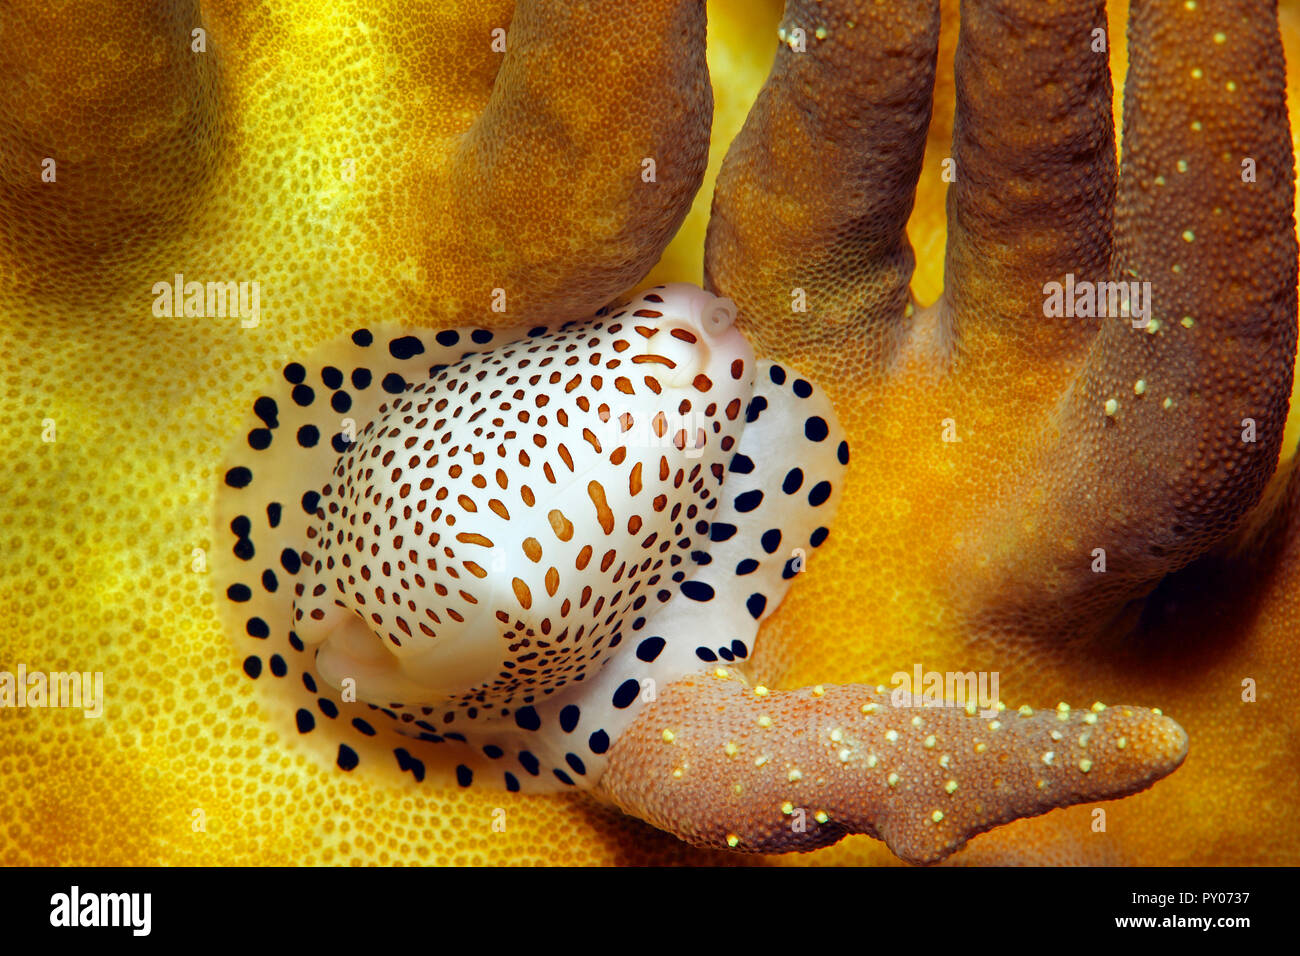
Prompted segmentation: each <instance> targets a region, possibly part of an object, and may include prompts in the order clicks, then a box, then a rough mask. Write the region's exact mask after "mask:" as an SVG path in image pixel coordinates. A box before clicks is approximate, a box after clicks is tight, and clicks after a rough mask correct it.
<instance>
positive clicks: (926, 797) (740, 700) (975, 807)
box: [600, 668, 1187, 863]
mask: <svg viewBox="0 0 1300 956" xmlns="http://www.w3.org/2000/svg"><path fill="white" fill-rule="evenodd" d="M883 691H884V688H883V687H882V688H876V689H872V688H868V687H864V686H861V685H848V686H840V687H837V686H830V687H824V686H821V685H818V686H816V687H812V688H804V689H802V690H798V691H776V692H773V691H769V690H768V689H767V688H766V687H763V686H761V685H760V686H758V687H754V688H749V687H747V686H745V685H744V682H743V681H741V680H739V679H738V678H737V677H736V676H735V675H734V674H733V673H731V672H729V671H728V670H727V669H726V668H719V669H718V670H717V671H716V672H715V673H714V674H712V675H710V676H704V677H699V678H687V679H684V680H681V681H678V682H677V683H675V684H673V685H672V686H670V687H669V688H668V689H667V690H666V692H665V693H664V694H663V696H662V697H661V698H660V699H659V700H658V701H657V702H656V703H655V704H654V705H653V706H652V707H648V708H647V709H646V712H645V713H644V714H642V716H641V717H640V718H638V721H637V726H635V727H634V728H633V730H632V731H631V732H629V733H627V734H625V735H624V736H623V737H622V738H620V739H619V741H618V742H617V743H616V744H615V746H614V751H613V753H612V755H611V766H610V770H609V771H608V772H607V773H606V774H605V776H604V778H602V780H601V785H600V789H601V791H602V792H603V793H604V795H606V796H608V797H609V798H610V799H612V800H613V801H614V802H615V803H616V804H617V805H618V806H620V807H622V808H623V809H624V810H627V811H628V812H631V813H635V814H636V815H637V816H639V817H642V818H644V819H646V820H649V821H650V822H652V823H654V824H655V825H656V826H658V827H661V828H662V829H665V830H668V831H669V832H672V833H676V834H677V835H678V836H680V837H681V838H682V839H684V840H686V841H688V842H690V843H693V844H696V845H697V846H712V847H719V848H721V847H730V848H732V849H736V850H741V851H744V852H749V853H783V852H788V851H791V850H811V849H815V848H817V847H822V846H826V845H828V844H831V843H834V842H836V841H837V840H839V839H841V838H842V837H843V836H845V835H846V834H849V833H866V834H869V835H870V836H873V837H876V838H877V839H881V840H884V841H885V843H886V845H888V847H889V848H890V849H891V850H892V851H893V852H895V853H897V854H898V855H899V856H900V857H901V858H902V859H904V860H907V861H908V862H910V863H933V862H936V861H938V860H941V859H943V858H945V857H947V856H949V855H950V854H951V853H953V852H954V851H955V850H958V849H960V848H961V847H962V846H963V845H964V844H965V843H966V841H967V840H969V839H970V838H971V837H972V836H975V835H976V834H978V833H982V832H983V831H985V830H988V829H990V828H992V827H995V826H997V825H998V824H1001V823H1009V822H1011V821H1012V820H1016V819H1020V818H1021V817H1029V816H1036V815H1037V814H1040V813H1046V812H1047V811H1048V810H1051V809H1053V808H1055V807H1064V806H1069V805H1071V804H1075V803H1085V802H1095V801H1098V800H1108V799H1113V798H1115V797H1122V796H1127V795H1128V794H1130V793H1134V792H1135V791H1137V790H1141V789H1143V788H1145V787H1147V786H1150V785H1151V784H1152V783H1153V782H1154V781H1156V780H1157V779H1159V778H1160V777H1163V776H1165V775H1166V774H1168V773H1170V772H1171V771H1172V770H1174V769H1175V768H1177V766H1178V765H1179V764H1180V763H1182V761H1183V758H1184V757H1185V756H1186V755H1187V735H1186V734H1185V733H1184V732H1183V729H1182V728H1181V727H1180V726H1178V724H1176V723H1175V722H1174V721H1172V720H1170V719H1169V718H1168V717H1164V716H1163V715H1161V714H1159V713H1152V712H1151V711H1148V710H1144V709H1142V708H1136V707H1117V708H1107V707H1104V706H1103V705H1101V704H1097V705H1095V706H1094V707H1093V708H1092V709H1090V710H1087V711H1084V712H1082V713H1080V712H1078V711H1075V712H1072V711H1071V710H1070V708H1069V706H1068V705H1065V704H1062V705H1060V707H1059V708H1058V709H1056V710H1054V711H1039V712H1036V713H1035V712H1032V710H1031V709H1028V708H1026V709H1025V710H1024V711H1021V712H1018V713H1015V714H1012V713H994V714H991V715H988V716H981V715H980V714H978V713H977V712H976V708H974V707H972V708H971V709H970V711H969V712H967V711H966V710H965V709H960V708H954V707H934V708H925V707H923V706H919V704H918V705H914V704H913V700H915V701H917V702H919V701H920V700H921V698H919V697H917V698H915V699H913V698H911V697H910V695H909V696H908V697H907V698H906V699H904V700H903V701H902V702H900V703H899V704H895V703H893V702H892V701H891V696H890V695H887V694H885V693H884V692H883ZM796 809H798V811H799V816H796V815H795V814H796Z"/></svg>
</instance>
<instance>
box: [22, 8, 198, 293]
mask: <svg viewBox="0 0 1300 956" xmlns="http://www.w3.org/2000/svg"><path fill="white" fill-rule="evenodd" d="M195 31H197V34H196V32H195ZM210 43H211V41H210V39H209V38H208V37H207V36H206V34H204V32H203V21H202V19H201V17H200V14H199V8H198V4H197V3H196V2H193V0H190V2H185V3H176V4H166V3H139V2H124V0H97V2H93V3H92V2H87V3H80V4H78V5H77V9H76V15H75V16H68V15H67V11H65V10H63V9H62V8H61V7H58V6H56V7H51V6H50V5H49V4H46V3H28V2H19V3H14V4H5V5H4V6H3V7H0V209H3V214H2V215H0V245H2V246H3V247H5V248H6V249H7V250H13V251H14V252H13V254H15V255H20V256H21V257H22V259H23V260H25V261H26V262H29V263H32V268H31V269H30V271H28V270H23V271H22V272H21V273H19V274H18V275H16V276H15V279H16V280H17V281H18V282H19V283H20V285H21V286H25V287H28V288H31V289H40V290H46V291H48V290H49V289H51V288H52V287H60V288H62V287H68V286H72V285H75V286H76V288H77V290H78V294H79V295H83V296H84V295H87V294H90V293H92V292H93V291H94V290H95V289H98V288H102V287H104V286H105V285H108V284H110V282H111V279H110V276H111V275H112V274H113V269H114V267H115V266H118V265H120V264H122V263H124V262H126V261H129V260H130V259H131V257H133V256H135V255H137V254H138V253H139V251H140V250H141V249H143V248H146V247H148V246H149V245H150V244H151V243H155V242H157V241H158V240H159V239H161V238H163V237H164V236H169V235H172V234H174V232H175V230H176V228H177V226H179V225H181V224H183V223H184V222H186V221H187V219H188V217H189V216H190V215H191V214H192V213H193V212H194V210H195V209H196V208H198V206H199V205H200V203H201V201H202V198H203V196H202V189H201V186H202V184H203V183H204V181H205V180H206V178H207V176H208V175H209V173H210V171H211V168H212V165H213V163H214V161H215V159H216V156H215V152H216V151H215V146H216V143H217V140H218V136H219V129H218V122H217V106H218V89H217V65H216V57H217V50H216V49H215V46H213V45H210ZM56 263H57V265H56Z"/></svg>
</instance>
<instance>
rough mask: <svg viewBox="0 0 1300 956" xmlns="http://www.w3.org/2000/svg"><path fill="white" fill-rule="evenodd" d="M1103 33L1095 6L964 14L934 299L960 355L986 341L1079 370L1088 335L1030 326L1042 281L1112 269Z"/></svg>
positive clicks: (988, 7)
mask: <svg viewBox="0 0 1300 956" xmlns="http://www.w3.org/2000/svg"><path fill="white" fill-rule="evenodd" d="M1105 28H1106V9H1105V3H1104V2H1103V0H1068V2H1062V3H1052V4H1044V3H1042V2H1041V0H965V2H964V3H963V4H962V14H961V34H960V38H959V40H958V44H957V58H956V65H955V69H956V82H957V107H956V116H955V125H954V128H953V159H954V160H955V161H956V165H955V169H954V171H953V172H954V175H955V180H954V184H953V186H952V187H951V188H950V190H949V193H948V254H947V261H946V275H945V283H946V289H945V292H944V295H945V300H946V301H947V303H948V305H949V307H950V308H949V310H948V311H949V313H950V314H951V315H953V316H954V317H955V321H956V322H957V325H958V329H957V331H958V336H959V338H960V339H961V340H963V341H964V342H965V343H966V344H967V345H968V346H970V347H974V348H976V349H978V343H977V342H974V341H971V340H973V339H976V338H978V337H979V336H980V335H992V336H995V337H996V338H997V339H998V340H999V341H998V343H997V344H998V347H999V348H1010V349H1013V350H1015V351H1017V352H1020V353H1022V354H1023V355H1025V356H1026V357H1027V358H1028V359H1029V360H1032V361H1035V362H1043V361H1050V360H1053V359H1056V358H1058V357H1059V358H1060V359H1062V360H1066V361H1069V360H1074V361H1075V362H1077V361H1078V360H1079V359H1080V358H1081V357H1082V354H1083V351H1084V350H1085V349H1086V348H1087V343H1088V342H1089V341H1090V339H1091V338H1092V335H1093V334H1094V333H1095V332H1096V330H1097V328H1098V322H1097V320H1096V318H1093V317H1084V318H1072V319H1054V320H1045V321H1044V320H1042V319H1040V318H1039V317H1041V316H1042V308H1043V284H1044V283H1045V282H1048V281H1053V280H1060V279H1062V278H1063V277H1064V276H1065V275H1066V274H1067V273H1073V274H1075V275H1077V277H1078V278H1079V279H1084V280H1088V281H1093V282H1095V281H1098V280H1100V279H1103V278H1105V277H1106V275H1107V273H1108V270H1109V267H1110V249H1111V211H1112V207H1113V204H1114V200H1115V130H1114V121H1113V119H1112V115H1111V97H1112V94H1111V84H1110V66H1109V56H1108V50H1109V46H1108V43H1107V37H1106V32H1105ZM1012 63H1014V64H1015V66H1014V68H1009V67H1008V64H1012ZM1074 367H1077V366H1074ZM1068 370H1069V371H1073V368H1069V369H1068Z"/></svg>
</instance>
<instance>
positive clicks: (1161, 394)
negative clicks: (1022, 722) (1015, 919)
mask: <svg viewBox="0 0 1300 956" xmlns="http://www.w3.org/2000/svg"><path fill="white" fill-rule="evenodd" d="M1216 11H1217V12H1216ZM1130 35H1131V47H1132V65H1131V68H1130V71H1129V78H1128V86H1127V89H1126V106H1125V113H1126V120H1125V135H1124V157H1123V166H1122V172H1121V178H1120V186H1119V197H1118V205H1117V212H1116V232H1117V240H1116V254H1115V258H1116V267H1115V268H1116V272H1115V275H1114V279H1115V280H1116V281H1117V282H1123V283H1125V286H1124V289H1123V290H1122V291H1125V292H1127V296H1126V297H1127V298H1128V300H1129V309H1128V311H1129V312H1130V313H1131V315H1128V316H1125V315H1120V316H1119V317H1113V318H1107V319H1106V320H1105V321H1104V322H1103V326H1102V330H1101V332H1100V333H1099V334H1098V336H1097V338H1096V339H1095V341H1094V343H1093V345H1092V348H1091V351H1090V353H1089V356H1088V358H1087V360H1086V362H1085V365H1084V367H1083V368H1082V369H1081V371H1080V373H1079V377H1078V379H1077V381H1076V382H1075V383H1074V384H1073V386H1072V388H1071V390H1070V392H1069V394H1068V395H1067V397H1066V399H1065V401H1064V403H1063V405H1062V408H1061V409H1060V412H1059V414H1058V417H1057V420H1056V421H1055V422H1054V423H1053V427H1052V429H1051V431H1050V433H1049V434H1048V435H1047V436H1045V438H1044V440H1043V443H1042V446H1041V454H1040V456H1039V458H1038V462H1037V466H1036V467H1035V468H1033V469H1031V470H1030V471H1029V473H1028V477H1027V478H1026V480H1025V482H1024V484H1023V485H1022V486H1021V487H1020V488H1019V489H1018V490H1017V492H1016V495H1015V496H1014V498H1013V500H1012V501H1011V502H1010V503H1009V505H1008V506H1007V507H1005V508H1002V509H999V510H997V511H996V512H995V513H994V514H993V515H992V516H991V518H990V519H989V520H988V522H987V524H986V526H985V528H984V529H983V533H982V534H981V535H980V543H979V545H978V550H979V552H980V553H978V554H963V555H960V556H959V557H958V558H957V561H956V563H954V567H956V566H958V564H959V563H960V562H962V561H967V560H969V563H968V564H966V565H965V567H966V569H967V571H966V572H964V573H963V575H962V582H963V585H962V586H964V587H967V588H969V589H970V592H969V593H971V594H972V595H973V599H974V600H976V601H984V602H986V603H987V602H988V598H989V596H992V597H993V601H992V603H993V604H995V605H997V606H998V609H997V610H996V611H994V612H992V615H993V617H994V618H995V619H996V620H995V621H994V622H993V623H994V626H996V627H999V628H1001V627H1009V628H1010V629H1011V630H1014V631H1026V630H1028V631H1039V632H1043V631H1046V630H1054V631H1056V632H1058V633H1059V632H1060V631H1061V630H1062V629H1063V628H1066V629H1079V630H1085V629H1088V628H1090V627H1094V626H1096V625H1098V624H1100V623H1104V621H1105V620H1106V618H1107V616H1108V614H1107V613H1106V612H1110V611H1113V610H1114V609H1116V608H1117V607H1119V606H1120V605H1122V604H1123V602H1125V601H1126V600H1128V599H1130V598H1132V597H1135V596H1137V595H1140V594H1142V593H1144V591H1145V590H1146V589H1148V588H1149V587H1150V585H1151V584H1152V583H1153V582H1154V581H1156V580H1158V579H1159V578H1160V577H1161V576H1162V575H1164V574H1167V573H1168V572H1170V571H1172V570H1176V569H1177V568H1179V567H1182V566H1183V565H1185V564H1187V563H1188V562H1189V561H1191V560H1192V559H1194V558H1195V557H1196V556H1197V555H1199V554H1202V553H1204V552H1205V551H1206V549H1208V548H1210V547H1212V546H1213V545H1214V544H1215V543H1216V542H1218V541H1220V540H1222V539H1223V537H1224V536H1225V535H1227V534H1228V533H1230V532H1231V531H1232V530H1233V529H1234V527H1235V526H1236V525H1237V523H1238V522H1239V521H1240V519H1241V518H1242V516H1243V515H1245V514H1246V513H1247V512H1248V511H1249V510H1250V508H1251V507H1252V506H1253V505H1254V504H1255V502H1256V501H1258V499H1259V497H1260V495H1261V493H1262V492H1263V490H1264V487H1265V485H1266V483H1267V481H1268V479H1269V476H1270V475H1271V474H1272V473H1273V470H1274V468H1275V466H1276V464H1277V460H1278V454H1279V452H1280V450H1281V438H1282V431H1283V425H1284V423H1285V419H1286V413H1287V400H1288V396H1289V394H1290V390H1291V377H1292V362H1293V359H1294V356H1295V341H1296V255H1297V252H1296V240H1295V233H1294V225H1293V221H1292V206H1293V202H1294V184H1293V177H1294V159H1293V155H1292V147H1291V140H1290V136H1289V134H1288V123H1287V115H1286V106H1285V82H1284V80H1285V76H1284V67H1283V57H1282V45H1281V41H1280V38H1279V35H1278V28H1277V15H1276V9H1275V5H1274V4H1273V3H1272V2H1268V0H1252V2H1246V0H1239V2H1235V3H1227V4H1221V5H1219V6H1218V7H1215V8H1209V7H1206V8H1202V7H1201V6H1198V5H1195V4H1190V5H1184V4H1173V5H1168V4H1153V3H1147V4H1136V5H1135V7H1134V10H1133V20H1132V23H1131V28H1130ZM1099 298H1100V296H1099ZM1119 298H1120V301H1121V302H1122V301H1123V298H1125V296H1120V297H1119ZM1026 516H1031V517H1026ZM972 569H973V571H972ZM981 592H982V593H981Z"/></svg>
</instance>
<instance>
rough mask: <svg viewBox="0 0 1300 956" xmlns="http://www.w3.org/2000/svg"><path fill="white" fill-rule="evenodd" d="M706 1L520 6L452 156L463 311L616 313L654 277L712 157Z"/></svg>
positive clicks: (450, 197) (438, 252)
mask: <svg viewBox="0 0 1300 956" xmlns="http://www.w3.org/2000/svg"><path fill="white" fill-rule="evenodd" d="M704 23H705V18H704V3H703V0H637V2H635V3H623V2H613V0H583V2H578V3H572V2H549V0H525V2H521V3H520V4H519V5H518V6H517V8H516V9H515V14H514V18H513V19H512V20H511V22H510V29H509V34H508V38H507V40H506V41H505V42H506V44H507V46H506V52H505V54H504V57H505V58H504V61H503V62H502V65H501V69H500V71H499V72H498V74H497V78H496V84H495V87H494V89H493V92H492V96H491V98H490V100H489V101H488V104H487V106H486V108H485V109H484V111H483V113H482V115H480V116H479V118H478V120H477V121H476V122H475V123H474V126H473V127H472V129H471V130H470V131H469V133H468V134H467V135H466V137H465V139H464V141H463V142H462V144H461V146H460V148H459V150H458V151H457V152H456V153H455V155H454V156H453V157H452V159H451V166H450V173H449V179H448V183H447V191H446V193H445V201H446V203H447V205H446V208H445V210H438V212H440V213H445V215H446V217H447V218H448V221H450V222H451V223H453V224H454V228H452V229H451V230H450V231H449V232H447V233H445V234H444V237H445V239H446V241H447V245H448V246H449V248H443V247H441V246H438V247H436V248H434V249H432V250H430V252H429V255H430V258H431V262H432V263H433V265H432V269H433V270H435V271H442V272H445V271H446V270H447V269H448V268H449V264H450V263H452V262H454V263H455V267H456V271H457V279H456V282H455V283H453V285H454V286H455V287H456V288H457V289H459V291H460V295H461V296H462V297H463V299H464V301H463V302H457V301H452V302H450V303H447V304H448V305H449V306H450V307H451V312H452V314H459V313H462V312H463V313H466V314H468V315H472V316H474V317H475V318H481V317H482V316H483V313H484V311H485V308H486V307H485V303H486V302H487V301H488V299H489V296H490V295H491V292H492V290H493V289H494V288H501V289H503V290H504V291H505V294H506V296H507V298H508V300H509V303H510V305H509V312H510V314H511V315H512V316H514V317H515V318H514V319H513V320H512V321H519V318H518V316H519V315H521V314H523V315H526V316H527V317H528V319H529V321H539V322H545V321H549V320H552V319H558V318H560V317H567V316H572V315H582V314H586V313H587V312H590V311H592V310H594V309H596V308H598V307H600V306H601V305H604V304H605V303H607V302H608V301H609V300H610V299H611V298H613V297H614V296H616V295H617V294H618V293H620V292H622V291H623V290H625V289H626V288H627V287H628V286H630V285H632V284H634V283H635V282H636V281H637V280H639V279H640V278H641V277H642V276H644V275H645V273H646V272H647V271H649V269H650V267H651V266H652V265H653V264H654V262H655V260H656V259H657V258H658V257H659V254H660V253H661V252H662V251H663V248H664V246H665V245H667V243H668V240H669V239H671V238H672V235H673V233H674V232H675V231H676V230H677V227H678V226H679V225H680V224H681V221H682V219H683V218H684V217H685V215H686V212H687V210H688V209H689V208H690V203H691V199H692V198H693V196H694V195H695V192H696V190H698V189H699V186H700V182H701V181H702V179H703V176H704V169H705V165H706V161H707V157H708V144H709V125H710V120H711V117H712V106H713V100H712V92H711V90H710V88H709V82H708V69H707V66H706V64H705V59H704V32H705V31H704Z"/></svg>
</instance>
